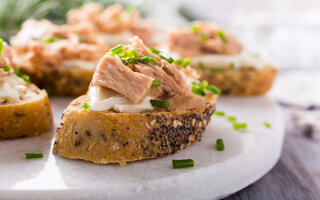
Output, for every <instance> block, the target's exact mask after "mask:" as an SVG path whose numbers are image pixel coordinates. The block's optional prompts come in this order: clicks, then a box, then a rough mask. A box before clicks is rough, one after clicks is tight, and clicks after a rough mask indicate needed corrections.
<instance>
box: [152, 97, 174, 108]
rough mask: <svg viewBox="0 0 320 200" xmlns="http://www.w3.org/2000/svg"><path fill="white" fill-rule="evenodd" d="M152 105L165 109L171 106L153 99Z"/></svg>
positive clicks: (166, 102)
mask: <svg viewBox="0 0 320 200" xmlns="http://www.w3.org/2000/svg"><path fill="white" fill-rule="evenodd" d="M150 103H151V105H152V106H155V107H159V108H164V109H167V108H169V106H170V104H169V102H168V101H159V100H155V99H151V100H150Z"/></svg>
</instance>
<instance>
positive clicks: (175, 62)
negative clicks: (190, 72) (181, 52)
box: [173, 57, 190, 68]
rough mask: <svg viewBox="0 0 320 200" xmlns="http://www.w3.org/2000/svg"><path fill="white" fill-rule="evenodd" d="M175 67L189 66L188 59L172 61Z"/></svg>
mask: <svg viewBox="0 0 320 200" xmlns="http://www.w3.org/2000/svg"><path fill="white" fill-rule="evenodd" d="M173 63H174V64H176V65H181V66H182V67H184V68H186V67H187V66H188V65H189V64H190V58H189V57H187V58H184V59H180V60H174V62H173Z"/></svg>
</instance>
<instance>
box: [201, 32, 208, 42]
mask: <svg viewBox="0 0 320 200" xmlns="http://www.w3.org/2000/svg"><path fill="white" fill-rule="evenodd" d="M207 39H208V36H207V34H205V33H202V34H201V37H200V43H201V44H204V43H206V41H207Z"/></svg>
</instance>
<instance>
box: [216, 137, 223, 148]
mask: <svg viewBox="0 0 320 200" xmlns="http://www.w3.org/2000/svg"><path fill="white" fill-rule="evenodd" d="M216 144H217V150H218V151H223V150H224V143H223V139H221V138H218V139H217V141H216Z"/></svg>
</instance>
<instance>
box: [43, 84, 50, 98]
mask: <svg viewBox="0 0 320 200" xmlns="http://www.w3.org/2000/svg"><path fill="white" fill-rule="evenodd" d="M44 89H45V90H46V91H47V94H48V95H49V96H51V94H52V89H51V86H50V85H46V86H45V87H44Z"/></svg>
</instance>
